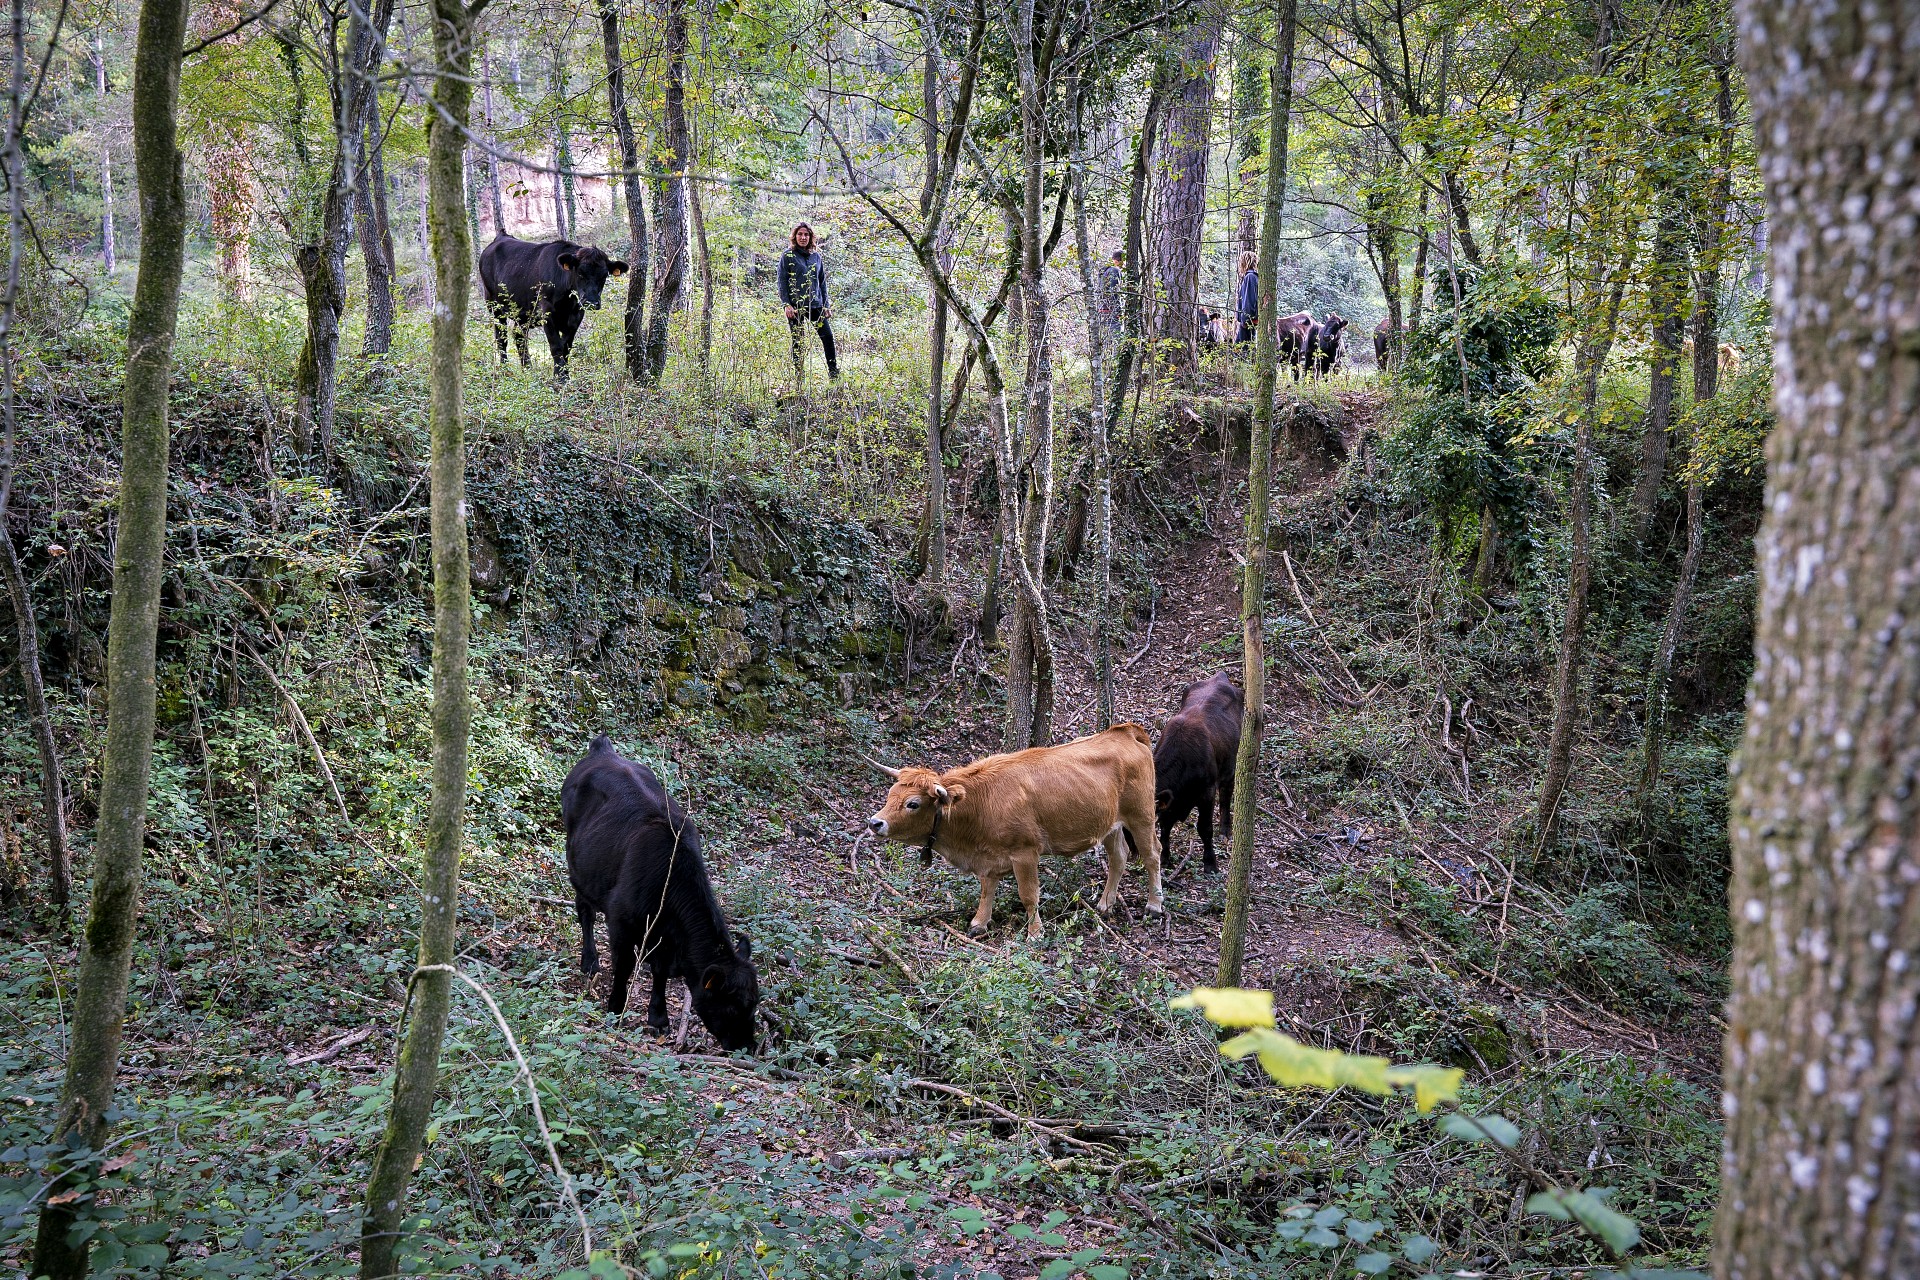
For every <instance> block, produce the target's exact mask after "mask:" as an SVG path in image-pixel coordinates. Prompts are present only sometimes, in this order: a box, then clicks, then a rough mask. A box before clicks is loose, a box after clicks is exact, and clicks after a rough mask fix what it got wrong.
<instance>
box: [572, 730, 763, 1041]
mask: <svg viewBox="0 0 1920 1280" xmlns="http://www.w3.org/2000/svg"><path fill="white" fill-rule="evenodd" d="M560 815H561V817H562V818H563V819H565V821H566V826H567V878H568V879H570V880H572V881H573V893H574V907H575V910H577V911H578V912H579V916H580V970H581V972H583V973H586V974H589V975H591V974H595V973H598V972H599V971H600V954H599V952H597V951H595V950H594V946H593V913H594V912H595V911H601V912H604V913H605V914H606V917H607V946H608V949H609V950H611V951H612V952H613V990H612V992H611V993H610V994H609V995H608V996H607V1012H608V1013H620V1012H621V1011H623V1010H624V1009H625V1008H626V1007H627V981H628V979H630V978H631V977H632V976H633V970H634V965H635V963H636V961H640V960H644V961H645V962H646V964H647V967H648V968H649V969H651V970H652V971H653V993H652V995H651V997H650V998H649V999H648V1001H647V1025H648V1026H650V1027H652V1028H654V1029H655V1030H665V1029H666V1026H667V981H668V979H670V978H675V977H678V978H680V979H682V980H684V981H685V982H686V984H687V991H688V994H689V998H690V999H691V1000H692V1001H693V1011H694V1012H695V1013H697V1014H699V1015H700V1021H701V1022H703V1023H705V1024H706V1027H707V1030H709V1031H711V1032H712V1033H713V1038H714V1039H715V1040H718V1041H719V1042H720V1043H721V1045H722V1046H723V1047H725V1048H727V1049H729V1050H732V1049H748V1050H751V1049H752V1048H753V1047H754V1032H753V1025H754V1012H755V1010H756V1009H757V1008H758V1007H759V1004H760V980H759V976H758V975H757V974H756V973H755V972H754V969H753V943H752V942H751V941H750V940H749V939H748V938H747V935H746V934H744V933H743V934H740V935H739V936H738V937H737V938H735V937H733V936H731V935H729V934H728V932H727V918H726V917H725V916H724V915H722V914H721V912H720V903H719V901H718V900H717V899H715V897H714V896H713V885H712V884H711V883H710V882H709V881H708V879H707V865H706V863H705V862H703V861H701V858H700V833H699V831H697V830H696V829H695V828H694V825H693V821H692V820H691V819H690V818H688V817H687V815H686V813H685V812H684V811H683V810H682V809H681V808H680V806H679V805H677V804H675V803H674V801H673V798H672V797H671V796H669V795H667V792H666V789H665V788H664V787H662V786H661V785H660V779H658V778H656V777H655V776H654V774H653V770H651V769H649V768H647V766H645V765H643V764H635V763H634V762H633V761H631V760H628V759H626V758H625V757H624V756H622V755H621V754H620V753H619V752H617V751H615V750H614V748H613V743H611V742H609V741H608V740H607V737H606V735H605V734H602V735H600V736H599V737H597V738H595V739H594V740H593V743H592V745H591V746H589V747H588V748H587V755H586V758H585V759H584V760H582V761H581V762H580V763H579V764H576V765H575V766H573V772H571V773H569V774H568V775H567V781H566V783H565V785H564V786H562V787H561V788H560Z"/></svg>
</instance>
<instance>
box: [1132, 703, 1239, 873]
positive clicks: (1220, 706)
mask: <svg viewBox="0 0 1920 1280" xmlns="http://www.w3.org/2000/svg"><path fill="white" fill-rule="evenodd" d="M1245 703H1246V698H1245V695H1244V694H1242V693H1241V691H1240V685H1239V683H1238V682H1236V681H1235V680H1234V678H1233V677H1232V676H1231V675H1229V674H1227V673H1226V672H1224V671H1223V672H1221V673H1220V674H1219V675H1216V676H1209V677H1207V678H1206V679H1205V680H1196V681H1194V682H1193V683H1192V684H1190V685H1188V686H1187V687H1186V689H1185V690H1184V691H1183V692H1182V693H1181V695H1180V709H1179V710H1178V711H1176V712H1174V713H1173V714H1172V715H1170V716H1168V717H1167V723H1166V724H1165V725H1163V726H1161V729H1160V745H1159V746H1157V747H1155V748H1154V749H1153V777H1154V786H1155V788H1156V791H1155V794H1154V798H1153V807H1154V809H1155V810H1156V811H1157V812H1158V813H1159V815H1160V856H1161V857H1162V858H1163V859H1164V858H1168V857H1171V856H1172V853H1173V850H1172V847H1171V845H1170V844H1169V840H1170V838H1171V837H1172V834H1173V829H1174V828H1175V827H1177V826H1179V825H1180V824H1181V823H1182V822H1185V821H1186V820H1187V815H1188V814H1189V813H1192V812H1193V811H1194V810H1195V809H1196V808H1197V809H1199V811H1200V818H1199V827H1200V852H1201V854H1202V857H1203V858H1204V861H1205V863H1206V868H1207V870H1209V871H1217V870H1218V869H1219V863H1218V862H1216V861H1215V860H1214V856H1213V803H1214V797H1215V795H1216V794H1217V795H1218V796H1219V800H1220V820H1221V824H1222V826H1224V827H1225V829H1226V834H1227V836H1228V838H1232V836H1233V764H1234V757H1236V756H1237V755H1239V753H1240V714H1241V709H1242V707H1243V706H1244V705H1245Z"/></svg>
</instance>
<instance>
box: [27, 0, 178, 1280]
mask: <svg viewBox="0 0 1920 1280" xmlns="http://www.w3.org/2000/svg"><path fill="white" fill-rule="evenodd" d="M186 31H187V4H186V0H142V3H141V6H140V29H139V35H138V37H137V38H136V42H135V46H134V57H133V157H134V176H135V180H136V181H137V183H138V184H139V189H140V267H139V271H138V273H137V274H136V276H135V279H134V287H133V306H132V308H131V310H130V311H129V312H128V315H127V379H126V386H125V388H124V390H123V391H122V393H121V402H120V403H121V454H120V509H119V515H120V521H119V529H118V532H117V535H116V537H115V540H114V550H113V597H112V599H113V603H112V607H111V611H110V613H109V615H108V621H107V734H106V740H105V742H104V743H103V745H102V748H101V769H100V792H99V797H100V799H99V813H100V818H99V823H98V825H97V826H96V827H95V829H94V846H93V866H92V881H93V887H92V900H91V902H90V904H89V906H88V910H87V925H86V930H85V932H84V933H83V934H82V935H81V944H80V974H79V978H78V980H77V981H76V982H75V984H74V998H73V1013H72V1021H71V1031H70V1033H69V1039H68V1047H67V1073H66V1082H65V1084H64V1085H63V1086H62V1088H61V1093H60V1111H59V1115H58V1118H57V1119H56V1120H55V1122H54V1127H53V1132H54V1136H55V1138H56V1139H65V1140H67V1141H69V1142H71V1143H72V1144H73V1145H74V1146H75V1147H77V1148H82V1149H85V1150H86V1151H89V1152H98V1151H99V1150H100V1149H101V1147H102V1146H103V1145H104V1144H105V1142H106V1138H107V1130H108V1117H109V1116H110V1115H112V1114H113V1082H114V1077H115V1076H116V1075H117V1074H118V1073H119V1069H120V1041H121V1034H122V1030H123V1027H124V1024H125V1020H126V1013H127V976H128V971H129V969H130V967H131V965H132V961H133V932H134V925H135V923H136V922H137V921H138V919H139V914H140V863H141V856H140V855H141V849H142V847H143V845H144V843H145V840H146V816H147V779H148V774H149V771H150V769H151V767H152V763H153V723H154V689H155V684H154V648H155V644H156V641H157V638H158V634H159V627H160V584H161V581H162V579H163V578H164V576H165V571H166V563H165V562H166V545H167V379H168V376H169V374H170V373H171V372H172V368H173V335H174V324H175V321H176V320H177V319H178V317H179V313H180V280H181V276H182V274H183V273H184V270H185V267H186V239H187V194H186V183H185V181H184V180H183V178H182V175H181V169H182V164H181V157H180V147H179V138H178V115H179V105H180V50H181V45H182V42H183V41H184V39H185V37H186ZM76 1163H78V1162H77V1161H76ZM42 1203H43V1205H44V1206H45V1207H44V1208H43V1209H42V1210H41V1214H40V1222H39V1229H38V1234H37V1235H36V1237H35V1239H34V1249H33V1270H32V1274H33V1275H35V1276H48V1277H51V1280H80V1277H82V1276H85V1275H86V1274H87V1260H88V1252H89V1240H90V1237H88V1236H87V1235H85V1234H82V1235H80V1237H79V1238H78V1239H76V1238H75V1233H74V1231H73V1227H74V1224H75V1205H74V1204H73V1203H72V1202H70V1201H68V1200H67V1199H65V1198H64V1196H63V1195H62V1194H61V1191H60V1186H59V1184H56V1185H55V1186H54V1187H50V1188H48V1193H47V1196H46V1199H45V1200H44V1201H43V1202H42Z"/></svg>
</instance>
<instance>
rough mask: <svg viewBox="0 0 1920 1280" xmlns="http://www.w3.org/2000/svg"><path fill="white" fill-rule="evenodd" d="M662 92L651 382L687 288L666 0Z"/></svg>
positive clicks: (671, 20)
mask: <svg viewBox="0 0 1920 1280" xmlns="http://www.w3.org/2000/svg"><path fill="white" fill-rule="evenodd" d="M666 19H667V20H666V55H667V92H666V102H665V110H664V112H663V116H664V119H663V124H664V126H665V132H666V138H665V142H666V144H667V155H666V157H665V159H666V163H667V169H666V172H665V173H663V174H662V175H661V176H660V179H659V181H657V182H656V183H655V184H654V188H653V220H654V229H655V231H656V232H657V233H658V234H659V238H660V254H659V257H658V260H657V266H656V275H657V277H658V278H657V279H656V280H655V281H654V285H653V314H652V317H651V319H650V320H649V321H648V323H647V344H646V375H645V376H646V380H647V381H648V382H657V381H659V379H660V375H661V374H662V373H664V372H666V368H667V329H668V326H669V325H671V324H672V322H673V313H674V311H675V310H677V309H678V308H679V306H680V297H681V295H682V294H683V293H685V292H686V288H687V243H688V235H687V231H688V226H687V169H688V167H689V166H690V165H691V164H692V154H693V151H692V138H691V135H690V134H689V132H688V129H687V5H686V0H666Z"/></svg>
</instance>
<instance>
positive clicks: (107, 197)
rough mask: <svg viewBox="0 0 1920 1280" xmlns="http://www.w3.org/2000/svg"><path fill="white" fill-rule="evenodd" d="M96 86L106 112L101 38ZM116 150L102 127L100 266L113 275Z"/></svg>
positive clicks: (97, 49)
mask: <svg viewBox="0 0 1920 1280" xmlns="http://www.w3.org/2000/svg"><path fill="white" fill-rule="evenodd" d="M93 86H94V89H95V91H96V92H97V93H98V94H99V95H100V106H101V108H102V110H103V111H104V109H105V107H106V102H107V49H106V44H105V42H104V41H103V40H102V39H101V38H100V37H99V36H98V35H96V36H94V38H93ZM113 253H114V245H113V148H112V146H111V145H110V143H109V138H108V134H107V128H106V125H105V124H104V123H103V124H102V125H101V127H100V263H101V270H102V271H104V272H105V273H106V274H107V275H112V274H113Z"/></svg>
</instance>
